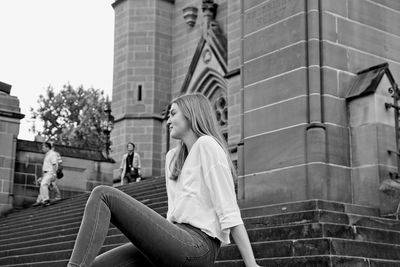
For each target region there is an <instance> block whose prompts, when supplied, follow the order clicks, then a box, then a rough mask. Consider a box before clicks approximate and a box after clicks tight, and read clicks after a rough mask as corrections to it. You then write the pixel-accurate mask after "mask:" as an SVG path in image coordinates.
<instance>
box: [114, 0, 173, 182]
mask: <svg viewBox="0 0 400 267" xmlns="http://www.w3.org/2000/svg"><path fill="white" fill-rule="evenodd" d="M112 6H113V8H114V11H115V45H114V81H113V97H112V110H113V115H114V117H115V120H114V130H113V132H112V133H111V141H112V154H111V157H112V158H113V159H115V160H116V163H117V164H116V166H118V167H119V166H120V164H121V158H122V155H123V154H124V153H126V144H127V143H128V142H133V143H135V145H136V151H137V152H138V153H139V154H140V156H141V162H142V175H143V176H144V177H149V176H159V175H160V174H161V169H162V166H161V165H162V164H161V161H162V157H163V155H162V129H163V126H162V125H163V124H162V123H163V117H162V116H161V113H162V111H163V109H164V108H165V107H166V106H167V104H168V103H169V101H170V98H171V96H170V94H171V93H170V92H171V87H170V86H171V85H170V79H171V72H172V70H171V23H172V7H173V4H172V2H171V1H166V0H165V1H157V0H119V1H115V2H114V3H113V5H112ZM113 176H114V179H115V180H118V179H119V178H118V177H119V168H116V169H115V170H114V174H113Z"/></svg>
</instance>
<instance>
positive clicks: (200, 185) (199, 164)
mask: <svg viewBox="0 0 400 267" xmlns="http://www.w3.org/2000/svg"><path fill="white" fill-rule="evenodd" d="M169 115H170V116H169V119H168V121H167V124H168V126H169V130H170V136H171V137H172V138H174V139H178V140H180V142H179V145H178V147H176V148H174V149H172V150H170V151H169V152H168V153H167V156H166V164H165V175H166V178H165V179H166V188H167V195H168V212H167V218H164V217H162V216H161V215H160V214H158V213H157V212H155V211H154V210H152V209H150V208H149V207H147V206H145V205H144V204H142V203H141V202H139V201H137V200H136V199H135V198H133V197H131V196H129V195H127V194H126V193H124V192H122V191H121V190H119V189H118V188H114V187H111V186H104V185H100V186H97V187H95V188H94V190H93V191H92V193H91V195H90V197H89V199H88V201H87V203H86V207H85V212H84V215H83V219H82V223H81V226H80V229H79V233H78V236H77V239H76V241H75V245H74V248H73V251H72V254H71V258H70V260H69V262H68V267H77V266H94V267H106V266H107V267H108V266H130V267H135V266H157V267H176V266H185V267H201V266H203V267H209V266H213V265H214V261H215V259H216V257H217V255H218V252H219V249H220V245H221V242H222V243H230V235H232V237H233V239H234V240H235V243H236V245H237V246H238V248H239V251H240V253H241V255H242V258H243V260H244V263H245V265H246V267H257V266H259V265H258V264H257V263H256V260H255V258H254V254H253V250H252V247H251V245H250V241H249V237H248V235H247V232H246V229H245V227H244V225H243V220H242V218H241V215H240V210H239V207H238V205H237V201H236V195H235V189H234V182H233V181H234V177H235V170H234V167H233V164H232V161H231V160H230V156H229V152H228V151H227V146H226V143H225V141H224V139H223V137H222V134H221V133H220V131H219V128H218V124H217V120H216V117H215V114H214V110H213V108H212V107H211V104H210V102H209V101H208V99H207V98H206V97H205V96H204V95H201V94H188V95H183V96H181V97H178V98H177V99H175V100H173V101H172V105H171V109H170V111H169ZM110 222H111V223H112V224H113V225H115V226H116V227H117V228H118V229H119V230H120V231H121V232H122V233H123V234H124V235H125V236H126V237H127V238H128V239H129V240H130V243H127V244H125V245H122V246H120V247H117V248H114V249H112V250H110V251H107V252H105V253H103V254H101V255H100V256H97V254H98V253H99V251H100V249H101V247H102V245H103V242H104V240H105V238H106V236H107V232H108V228H109V224H110ZM96 256H97V257H96Z"/></svg>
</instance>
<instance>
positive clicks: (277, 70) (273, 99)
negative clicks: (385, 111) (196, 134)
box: [242, 0, 400, 205]
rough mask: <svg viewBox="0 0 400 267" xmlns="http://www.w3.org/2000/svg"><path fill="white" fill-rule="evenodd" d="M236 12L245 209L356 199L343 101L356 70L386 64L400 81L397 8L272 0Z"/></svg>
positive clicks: (247, 3) (380, 4) (379, 3)
mask: <svg viewBox="0 0 400 267" xmlns="http://www.w3.org/2000/svg"><path fill="white" fill-rule="evenodd" d="M243 8H244V10H243V12H244V15H243V24H244V29H243V30H244V31H243V39H244V43H243V55H244V57H243V61H244V71H243V79H244V96H245V97H244V118H245V120H244V122H245V123H244V136H245V145H244V161H245V166H244V170H245V173H244V176H243V179H244V184H245V189H244V192H242V194H243V195H244V196H245V197H247V204H248V205H254V204H261V203H276V202H283V201H294V200H300V199H309V198H323V199H330V200H340V201H348V202H352V201H354V199H353V193H354V192H352V181H351V177H352V175H351V163H350V138H349V136H350V133H349V124H348V117H347V116H348V115H347V108H346V101H345V99H344V96H345V94H346V92H347V90H348V89H349V87H350V86H351V83H352V81H353V80H354V77H355V72H357V71H359V70H361V69H364V68H367V67H370V66H373V65H376V64H378V63H383V62H385V61H387V62H389V65H390V68H391V69H393V73H396V74H395V75H394V76H395V79H396V80H397V79H398V76H399V71H398V69H399V55H400V54H399V52H398V49H397V50H396V48H395V47H396V45H395V44H396V43H398V35H399V32H398V26H399V24H400V13H399V8H400V5H399V4H398V3H397V2H395V1H367V0H356V1H347V0H342V1H328V0H321V1H304V0H303V1H297V0H271V1H244V7H243ZM396 76H397V77H396ZM254 121H258V122H260V123H254Z"/></svg>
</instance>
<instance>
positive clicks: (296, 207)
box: [241, 199, 380, 217]
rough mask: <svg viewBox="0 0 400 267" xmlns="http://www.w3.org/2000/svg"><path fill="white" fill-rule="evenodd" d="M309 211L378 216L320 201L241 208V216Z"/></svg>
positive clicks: (371, 211) (374, 211)
mask: <svg viewBox="0 0 400 267" xmlns="http://www.w3.org/2000/svg"><path fill="white" fill-rule="evenodd" d="M309 210H327V211H336V212H342V213H350V214H357V215H365V216H373V217H379V216H380V214H379V210H378V209H376V208H371V207H367V206H361V205H354V204H347V203H340V202H334V201H328V200H320V199H311V200H304V201H295V202H288V203H281V204H271V205H264V206H257V207H250V208H242V209H241V214H242V216H243V217H253V216H258V215H259V214H268V215H273V214H283V213H291V212H296V211H309Z"/></svg>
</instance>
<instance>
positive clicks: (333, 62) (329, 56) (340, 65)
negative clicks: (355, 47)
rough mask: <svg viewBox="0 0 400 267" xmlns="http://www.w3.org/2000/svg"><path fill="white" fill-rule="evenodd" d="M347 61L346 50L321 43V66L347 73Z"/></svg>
mask: <svg viewBox="0 0 400 267" xmlns="http://www.w3.org/2000/svg"><path fill="white" fill-rule="evenodd" d="M347 61H348V56H347V49H346V48H344V47H343V46H339V45H336V44H332V43H328V42H326V41H323V42H322V66H328V67H332V68H335V69H339V70H344V71H347V69H348V66H347V64H348V62H347Z"/></svg>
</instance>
